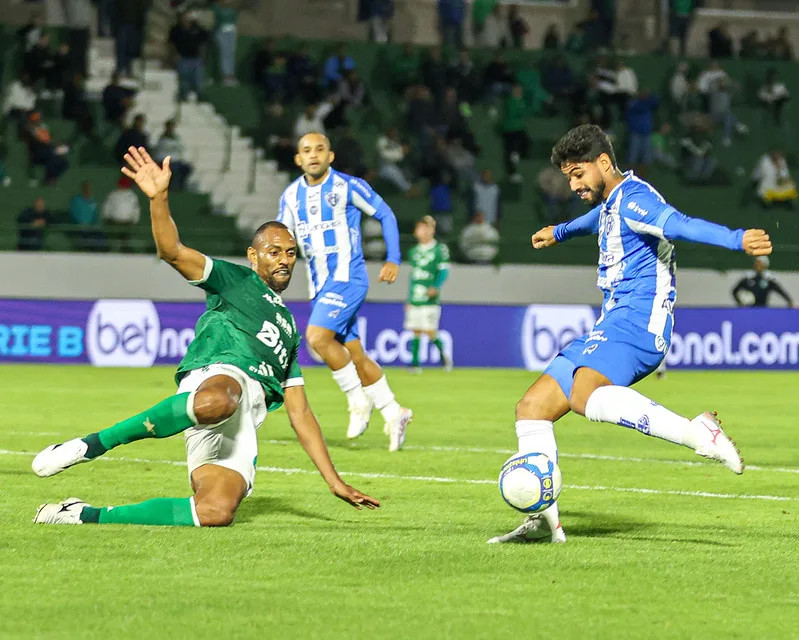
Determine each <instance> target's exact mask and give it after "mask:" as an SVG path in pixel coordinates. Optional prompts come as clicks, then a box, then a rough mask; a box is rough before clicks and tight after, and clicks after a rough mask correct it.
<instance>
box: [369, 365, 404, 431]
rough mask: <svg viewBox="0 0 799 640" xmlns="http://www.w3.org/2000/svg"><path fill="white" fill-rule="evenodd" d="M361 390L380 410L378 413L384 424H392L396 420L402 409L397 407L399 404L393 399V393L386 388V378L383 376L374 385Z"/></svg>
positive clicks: (389, 388)
mask: <svg viewBox="0 0 799 640" xmlns="http://www.w3.org/2000/svg"><path fill="white" fill-rule="evenodd" d="M363 390H364V391H365V392H366V395H367V396H368V397H369V398H371V400H372V402H373V403H374V405H375V406H376V407H377V408H378V409H380V413H381V414H383V419H384V420H385V421H386V422H393V421H394V420H395V419H396V417H397V416H398V415H399V412H400V409H401V408H402V407H400V406H399V403H398V402H397V401H396V399H395V398H394V392H393V391H391V387H389V386H388V380H386V376H383V377H382V378H380V380H378V381H377V382H375V383H374V384H370V385H369V386H368V387H364V388H363Z"/></svg>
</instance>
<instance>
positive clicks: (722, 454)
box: [691, 411, 744, 475]
mask: <svg viewBox="0 0 799 640" xmlns="http://www.w3.org/2000/svg"><path fill="white" fill-rule="evenodd" d="M691 424H693V425H696V455H698V456H702V457H703V458H710V459H711V460H716V461H718V462H721V464H723V465H724V466H725V467H727V468H728V469H729V470H730V471H732V472H733V473H737V474H738V475H741V474H742V473H743V472H744V461H743V459H742V458H741V454H740V452H739V451H738V448H737V447H736V446H735V442H734V441H733V440H732V438H730V437H729V436H728V435H727V434H726V433H724V429H722V428H721V421H720V420H719V419H718V417H717V414H716V413H715V412H710V411H707V412H705V413H703V414H701V415H698V416H696V418H694V419H693V420H691Z"/></svg>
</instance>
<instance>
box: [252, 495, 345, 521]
mask: <svg viewBox="0 0 799 640" xmlns="http://www.w3.org/2000/svg"><path fill="white" fill-rule="evenodd" d="M274 513H281V514H289V515H292V516H296V517H298V518H304V519H306V520H321V521H324V522H335V520H333V519H331V518H328V517H326V516H322V515H319V514H317V513H314V512H312V511H305V510H303V509H298V508H297V507H294V506H292V505H291V504H290V503H289V502H288V500H282V499H280V498H268V497H256V498H248V499H247V500H245V501H244V502H242V503H241V507H240V508H239V510H238V512H237V513H236V522H251V521H252V520H253V518H254V517H255V516H259V515H262V514H274Z"/></svg>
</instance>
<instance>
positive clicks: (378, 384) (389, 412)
mask: <svg viewBox="0 0 799 640" xmlns="http://www.w3.org/2000/svg"><path fill="white" fill-rule="evenodd" d="M344 346H345V347H347V351H349V352H350V355H351V356H352V361H353V362H354V363H355V368H356V369H357V371H358V376H359V377H360V379H361V382H362V383H363V390H364V392H365V393H366V395H367V396H368V398H369V399H370V400H371V402H372V404H373V405H374V406H375V407H377V408H378V409H379V410H380V413H381V414H382V415H383V419H384V420H385V421H386V424H385V427H384V429H383V431H384V432H385V433H386V434H388V436H389V438H390V443H389V448H388V450H389V451H398V450H399V449H401V448H402V445H403V443H404V442H405V429H406V428H407V427H408V423H410V421H411V420H413V411H411V410H410V409H405V408H403V407H401V406H400V404H399V403H398V402H397V400H396V398H395V397H394V393H393V392H392V391H391V387H389V386H388V380H386V376H385V375H384V374H383V370H382V369H381V368H380V365H379V364H377V363H376V362H375V361H374V360H372V359H371V358H370V357H369V356H368V355H366V352H365V351H364V350H363V345H362V344H361V341H360V339H355V340H348V341H347V342H346V343H345V345H344ZM361 433H363V432H361Z"/></svg>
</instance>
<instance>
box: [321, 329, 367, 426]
mask: <svg viewBox="0 0 799 640" xmlns="http://www.w3.org/2000/svg"><path fill="white" fill-rule="evenodd" d="M305 337H306V339H307V340H308V344H309V345H310V347H311V348H312V349H313V350H314V351H316V353H318V354H319V356H320V357H321V358H322V360H324V361H325V364H327V366H328V367H329V368H330V370H331V371H332V372H333V380H335V381H336V384H338V386H339V389H341V390H342V391H343V392H344V393H345V394H346V396H347V405H348V406H349V411H350V424H349V427H348V428H347V437H348V438H357V437H358V436H360V435H361V434H363V432H364V431H366V428H367V427H368V426H369V417H370V416H371V414H372V404H371V402H370V400H369V397H368V396H367V395H366V393H364V389H363V387H364V384H362V383H361V378H360V377H359V375H358V374H359V372H358V370H357V368H356V364H355V362H354V361H353V358H352V356H351V355H350V352H349V350H348V349H347V348H345V346H344V345H343V344H341V343H340V342H339V341H338V340H337V339H336V332H335V331H334V330H333V329H327V328H325V327H318V326H316V325H309V326H308V329H307V330H306V332H305Z"/></svg>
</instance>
